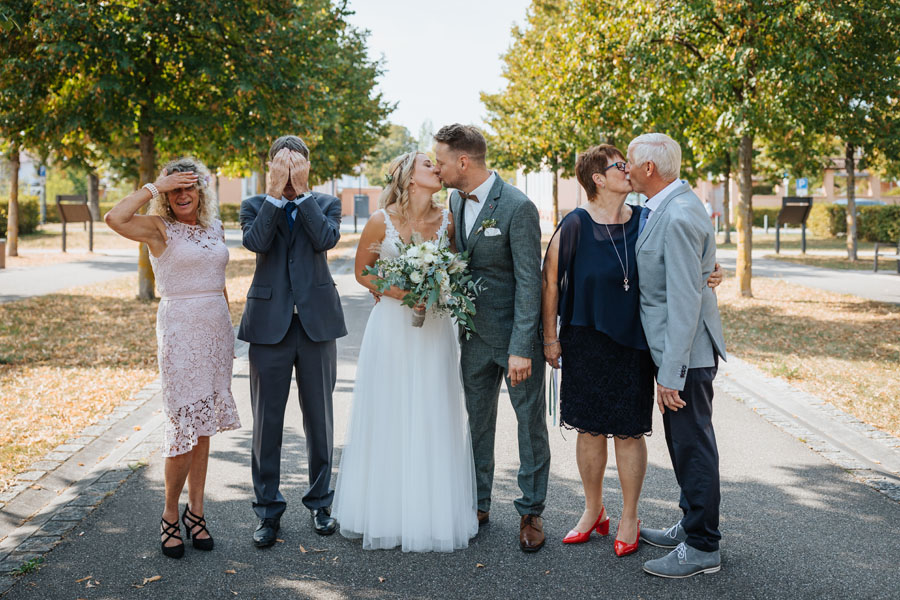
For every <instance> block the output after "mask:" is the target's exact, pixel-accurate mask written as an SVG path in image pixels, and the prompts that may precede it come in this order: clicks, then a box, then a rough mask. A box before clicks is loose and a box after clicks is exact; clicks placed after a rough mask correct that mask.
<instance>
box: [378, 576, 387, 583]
mask: <svg viewBox="0 0 900 600" xmlns="http://www.w3.org/2000/svg"><path fill="white" fill-rule="evenodd" d="M385 581H386V580H385V578H384V577H379V578H378V583H384V582H385Z"/></svg>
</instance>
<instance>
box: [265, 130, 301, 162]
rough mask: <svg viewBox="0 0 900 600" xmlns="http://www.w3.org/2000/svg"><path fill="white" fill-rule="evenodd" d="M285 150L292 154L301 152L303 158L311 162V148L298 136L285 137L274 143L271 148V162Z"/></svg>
mask: <svg viewBox="0 0 900 600" xmlns="http://www.w3.org/2000/svg"><path fill="white" fill-rule="evenodd" d="M284 148H287V149H288V150H291V151H292V152H299V153H300V154H302V155H303V158H305V159H306V160H309V148H308V147H307V146H306V143H305V142H304V141H303V140H301V139H300V138H298V137H297V136H296V135H283V136H281V137H280V138H278V139H277V140H275V141H274V142H272V147H271V148H269V160H272V159H274V158H275V155H276V154H278V153H279V152H280V151H281V150H283V149H284Z"/></svg>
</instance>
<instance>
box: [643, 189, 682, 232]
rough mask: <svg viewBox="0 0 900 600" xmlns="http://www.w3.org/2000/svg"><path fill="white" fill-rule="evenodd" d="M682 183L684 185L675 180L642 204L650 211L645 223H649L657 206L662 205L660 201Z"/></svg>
mask: <svg viewBox="0 0 900 600" xmlns="http://www.w3.org/2000/svg"><path fill="white" fill-rule="evenodd" d="M682 183H684V182H683V181H682V180H681V179H676V180H675V181H673V182H672V183H670V184H669V185H667V186H666V187H664V188H663V189H661V190H660V191H659V192H657V193H656V194H654V196H653V197H652V198H648V199H647V202H645V203H644V206H646V207H647V208H649V209H650V214H649V215H648V216H647V223H649V222H650V219H652V218H653V214H654V213H655V212H656V209H657V208H659V205H660V204H662V201H663V200H665V199H666V198H667V197H668V196H669V194H671V193H672V192H673V191H674V190H675V188H677V187H679V186H680V185H681V184H682Z"/></svg>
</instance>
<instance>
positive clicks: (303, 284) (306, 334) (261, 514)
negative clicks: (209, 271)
mask: <svg viewBox="0 0 900 600" xmlns="http://www.w3.org/2000/svg"><path fill="white" fill-rule="evenodd" d="M269 160H270V162H269V176H268V178H267V179H268V181H267V182H266V194H265V195H259V196H253V197H251V198H247V199H246V200H244V201H243V203H241V228H242V229H243V232H244V237H243V242H244V247H245V248H247V249H248V250H250V251H252V252H255V253H256V272H255V273H254V274H253V283H252V285H251V286H250V291H249V292H248V293H247V306H246V308H245V309H244V316H243V318H242V319H241V326H240V329H239V331H238V339H241V340H244V341H247V342H250V353H249V358H250V400H251V403H252V408H253V449H252V455H251V461H252V462H251V470H252V476H253V489H254V491H255V493H256V501H255V502H254V503H253V510H254V512H255V513H256V516H257V517H258V518H259V523H258V525H257V527H256V531H255V532H254V533H253V543H254V544H255V545H256V546H257V547H260V548H263V547H266V546H271V545H272V544H274V543H275V539H276V534H277V533H278V529H279V527H280V522H281V515H282V514H283V513H284V511H285V508H286V507H287V503H286V502H285V499H284V496H282V495H281V492H280V491H279V489H278V487H279V483H280V479H281V438H282V433H283V429H284V410H285V406H286V405H287V399H288V393H289V392H290V388H291V377H292V376H295V377H296V379H297V387H298V391H299V397H300V409H301V411H302V412H303V431H304V433H305V435H306V452H307V456H308V459H307V460H308V471H309V488H308V489H307V490H306V494H305V495H304V496H303V504H304V505H305V506H306V507H307V508H308V509H309V510H310V513H311V517H312V524H313V529H314V530H315V532H316V533H318V534H320V535H330V534H332V533H334V532H335V530H336V529H337V522H336V521H335V519H333V518H332V517H331V499H332V497H333V496H334V491H333V490H332V489H331V466H332V447H333V439H334V432H333V417H332V403H331V395H332V392H333V391H334V384H335V381H336V377H337V346H336V343H335V339H336V338H339V337H341V336H344V335H347V329H346V328H345V327H344V313H343V311H342V310H341V299H340V298H339V297H338V293H337V289H336V288H335V285H334V280H332V278H331V273H330V272H329V271H328V262H327V259H326V256H325V253H326V252H327V251H328V250H330V249H331V248H334V246H335V244H337V242H338V239H340V237H341V233H340V226H341V201H340V200H338V199H337V198H335V197H334V196H328V195H326V194H319V193H317V192H310V191H309V187H308V185H307V179H308V177H309V149H308V148H307V147H306V144H305V143H304V142H303V140H301V139H300V138H298V137H296V136H292V135H286V136H283V137H280V138H278V139H277V140H275V143H273V144H272V147H271V149H270V150H269Z"/></svg>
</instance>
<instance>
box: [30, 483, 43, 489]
mask: <svg viewBox="0 0 900 600" xmlns="http://www.w3.org/2000/svg"><path fill="white" fill-rule="evenodd" d="M29 487H30V488H31V489H33V490H42V489H44V488H42V487H41V486H39V485H38V484H36V483H33V484H31V485H30V486H29Z"/></svg>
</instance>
